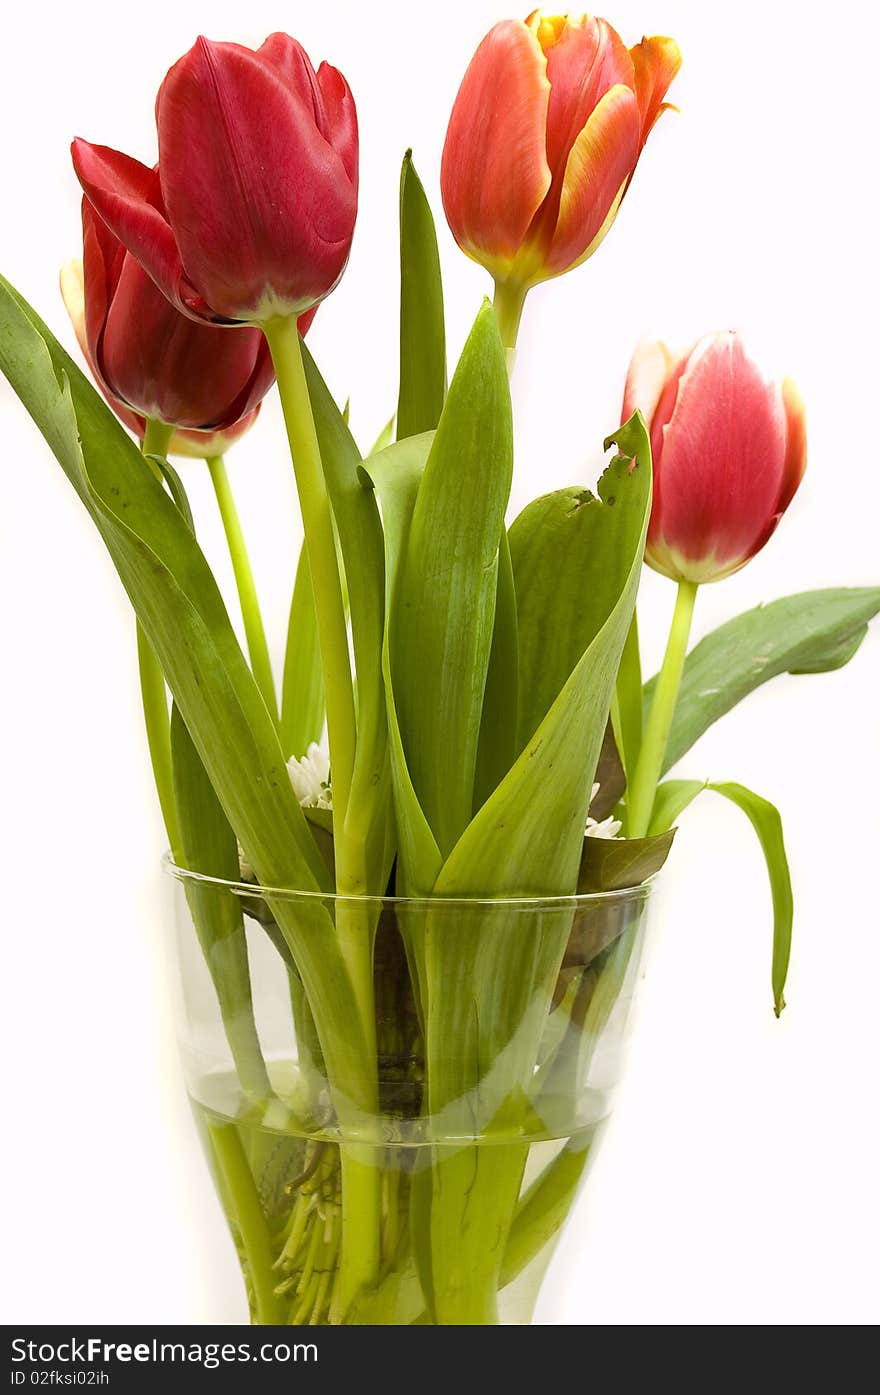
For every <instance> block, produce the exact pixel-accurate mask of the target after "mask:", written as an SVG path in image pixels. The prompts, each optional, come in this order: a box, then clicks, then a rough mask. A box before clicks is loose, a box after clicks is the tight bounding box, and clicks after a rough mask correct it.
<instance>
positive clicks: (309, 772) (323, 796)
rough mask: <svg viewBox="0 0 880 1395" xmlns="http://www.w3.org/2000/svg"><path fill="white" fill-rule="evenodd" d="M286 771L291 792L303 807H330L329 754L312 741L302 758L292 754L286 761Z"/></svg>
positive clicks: (331, 793)
mask: <svg viewBox="0 0 880 1395" xmlns="http://www.w3.org/2000/svg"><path fill="white" fill-rule="evenodd" d="M287 773H288V774H289V776H290V783H291V784H292V785H293V792H294V794H295V795H296V797H297V799H298V800H299V802H300V804H301V805H302V806H303V808H304V809H332V808H333V791H332V789H331V788H330V756H329V754H328V753H327V751H325V750H324V748H323V747H322V746H319V745H318V744H317V742H315V741H313V742H312V744H311V745H310V746H309V749H308V750H307V751H306V753H305V755H304V756H303V758H302V760H297V759H296V756H294V757H293V758H292V759H291V760H289V761H288V762H287Z"/></svg>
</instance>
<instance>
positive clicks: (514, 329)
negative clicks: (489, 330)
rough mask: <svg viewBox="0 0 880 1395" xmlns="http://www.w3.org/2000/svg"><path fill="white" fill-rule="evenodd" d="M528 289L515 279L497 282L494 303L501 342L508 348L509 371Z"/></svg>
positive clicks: (511, 366)
mask: <svg viewBox="0 0 880 1395" xmlns="http://www.w3.org/2000/svg"><path fill="white" fill-rule="evenodd" d="M527 291H528V287H527V286H521V285H519V284H518V283H517V282H515V281H496V282H495V297H494V299H493V302H492V304H493V306H494V309H495V318H496V320H497V321H498V332H499V334H500V335H501V343H502V344H503V345H504V347H505V349H506V350H507V368H508V372H510V371H511V369H512V368H513V355H514V352H515V350H516V337H517V334H518V333H519V324H520V320H521V319H522V312H523V306H524V305H525V301H526V294H527Z"/></svg>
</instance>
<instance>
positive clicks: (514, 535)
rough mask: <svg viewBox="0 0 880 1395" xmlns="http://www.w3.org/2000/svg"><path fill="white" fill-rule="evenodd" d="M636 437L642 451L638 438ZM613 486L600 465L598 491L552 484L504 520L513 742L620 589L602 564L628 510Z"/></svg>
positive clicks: (527, 734)
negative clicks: (512, 646)
mask: <svg viewBox="0 0 880 1395" xmlns="http://www.w3.org/2000/svg"><path fill="white" fill-rule="evenodd" d="M637 444H640V445H641V449H642V451H643V452H644V451H645V449H646V444H645V441H640V442H638V443H637ZM634 453H635V447H634V449H633V454H634ZM612 468H613V467H612ZM621 468H622V469H623V470H625V469H626V468H628V466H623V467H621ZM621 468H618V471H617V473H618V475H619V474H620V473H621ZM616 489H617V485H616V483H615V482H614V477H612V475H611V474H610V473H609V472H606V474H605V476H603V486H602V489H601V490H600V493H601V498H596V496H595V495H594V494H593V493H592V492H591V491H590V490H589V489H581V488H578V487H573V488H569V489H559V490H556V492H555V493H553V494H545V495H544V496H543V497H542V498H540V499H536V500H534V502H533V503H531V504H529V505H528V506H527V507H526V508H525V509H524V510H523V512H522V513H521V514H520V515H519V517H518V518H517V519H516V521H515V522H514V524H513V526H512V527H511V530H510V551H511V557H512V560H513V576H514V583H515V586H516V604H517V620H518V625H519V740H518V745H519V748H520V750H522V748H523V747H524V746H525V745H526V743H527V742H528V741H529V739H530V738H531V737H532V736H533V734H534V733H535V732H536V731H537V729H538V727H539V725H540V723H541V721H542V720H543V718H544V717H545V716H546V714H547V712H548V711H549V710H550V708H551V706H552V705H553V703H554V701H555V700H556V697H557V696H558V694H559V693H560V692H561V691H562V688H563V687H564V685H565V683H566V682H567V681H568V678H569V675H570V674H571V672H572V670H573V669H574V667H575V665H576V664H577V662H578V660H579V659H580V657H581V655H582V654H583V653H584V651H585V650H586V649H587V648H588V647H589V645H590V643H591V642H592V640H593V639H594V638H595V636H596V635H597V634H598V633H599V631H600V630H601V628H602V626H603V625H604V624H605V621H606V619H607V617H608V615H609V613H610V612H611V610H612V608H613V607H614V605H615V603H616V601H617V599H618V596H619V594H620V584H621V577H620V569H619V567H613V566H612V567H609V566H608V554H609V551H613V550H614V549H615V547H616V546H617V543H618V541H620V543H621V544H622V545H624V546H625V542H626V539H627V533H628V530H629V529H630V526H631V518H630V517H629V515H628V513H627V511H626V510H623V509H615V507H614V506H615V501H616ZM603 491H604V492H603ZM616 535H618V536H616Z"/></svg>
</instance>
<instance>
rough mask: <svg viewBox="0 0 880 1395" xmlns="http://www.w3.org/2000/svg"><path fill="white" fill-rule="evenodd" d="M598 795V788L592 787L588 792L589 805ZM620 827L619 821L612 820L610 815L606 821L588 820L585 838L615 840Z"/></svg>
mask: <svg viewBox="0 0 880 1395" xmlns="http://www.w3.org/2000/svg"><path fill="white" fill-rule="evenodd" d="M598 793H599V786H598V785H594V786H593V788H592V789H591V791H590V804H592V803H593V800H594V799H595V798H596V795H597V794H598ZM622 827H623V824H622V823H621V822H620V819H613V818H611V817H610V815H609V817H608V818H607V819H601V820H600V819H590V818H588V819H587V827H586V829H585V836H586V837H587V838H616V837H617V835H618V833H619V832H620V830H621V828H622Z"/></svg>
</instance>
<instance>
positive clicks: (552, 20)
mask: <svg viewBox="0 0 880 1395" xmlns="http://www.w3.org/2000/svg"><path fill="white" fill-rule="evenodd" d="M680 64H681V57H680V54H679V51H678V46H677V45H676V43H675V42H674V41H673V40H672V39H665V38H656V37H655V38H651V39H643V40H642V42H641V43H640V44H637V45H636V46H635V48H632V49H627V47H626V45H625V44H624V43H623V40H622V39H621V38H620V36H619V35H618V34H617V33H616V31H615V30H614V29H612V27H611V25H610V24H608V23H607V21H606V20H604V19H595V18H593V17H592V16H590V15H581V16H579V17H578V16H574V15H565V16H558V15H554V16H546V15H542V14H541V13H540V11H538V10H535V12H534V13H533V14H531V15H530V16H529V18H528V19H527V20H525V21H524V22H522V21H518V20H504V21H502V22H501V23H500V24H496V25H495V27H494V29H492V30H490V32H489V33H488V34H487V35H486V37H485V39H484V40H483V42H482V43H481V44H480V46H479V48H478V49H477V51H476V53H475V54H474V57H473V59H472V61H471V64H470V67H469V68H468V70H467V72H466V73H465V76H464V80H463V82H462V84H461V87H460V89H459V92H458V96H457V97H456V99H455V104H454V106H453V109H452V115H451V117H450V121H449V129H448V131H447V134H446V144H445V146H444V150H443V163H442V169H441V175H440V179H441V188H442V193H443V207H444V209H445V212H446V217H447V219H448V221H449V226H450V227H451V229H452V232H453V234H454V236H455V239H456V241H457V242H458V244H459V246H460V247H461V248H462V250H463V251H465V252H467V253H468V255H469V256H471V257H473V259H474V260H475V261H477V262H480V263H481V265H483V266H485V267H486V268H487V270H488V271H490V272H491V274H492V275H493V276H494V277H495V279H496V281H499V282H505V281H509V282H512V283H514V284H517V285H519V286H520V287H528V286H531V285H534V284H535V283H536V282H538V281H543V280H546V279H547V278H548V277H551V276H558V275H560V274H561V273H562V272H564V271H569V270H570V269H571V268H572V267H574V266H577V265H579V263H580V262H582V261H585V260H586V258H587V257H589V256H590V255H591V254H592V253H593V252H594V251H595V250H596V248H597V247H598V245H599V243H600V242H601V241H602V239H603V237H604V236H605V234H606V233H607V231H608V229H609V228H610V226H611V224H612V222H613V221H614V217H615V215H616V213H617V209H618V207H619V206H620V201H621V199H622V198H623V196H624V194H625V192H626V190H627V188H628V186H629V183H630V180H631V179H632V177H633V172H634V170H635V167H636V163H637V161H638V159H639V155H640V154H641V151H642V147H643V146H644V144H645V141H646V140H647V138H648V134H649V132H650V130H651V128H652V126H653V125H654V123H655V121H656V120H657V118H658V117H659V116H660V114H661V112H662V111H664V110H665V109H666V104H665V103H664V97H665V95H666V89H667V88H668V87H669V84H670V83H671V81H672V79H673V77H674V76H675V74H676V72H677V71H678V68H679V66H680Z"/></svg>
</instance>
